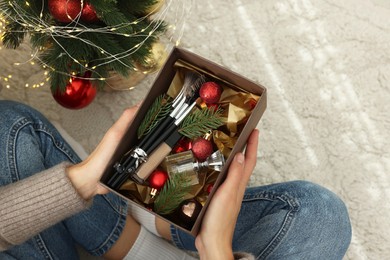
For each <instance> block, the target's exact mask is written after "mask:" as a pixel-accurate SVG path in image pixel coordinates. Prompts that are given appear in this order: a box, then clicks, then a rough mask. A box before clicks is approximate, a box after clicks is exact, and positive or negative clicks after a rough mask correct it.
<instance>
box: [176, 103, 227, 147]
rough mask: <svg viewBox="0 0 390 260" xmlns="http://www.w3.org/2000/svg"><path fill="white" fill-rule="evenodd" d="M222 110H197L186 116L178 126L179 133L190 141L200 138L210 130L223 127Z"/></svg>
mask: <svg viewBox="0 0 390 260" xmlns="http://www.w3.org/2000/svg"><path fill="white" fill-rule="evenodd" d="M221 114H222V109H221V108H218V109H217V110H214V109H208V108H205V109H198V110H195V111H194V112H193V113H191V114H190V115H188V116H187V117H186V118H185V119H184V120H183V122H182V123H181V125H180V128H179V133H180V134H182V135H183V136H185V137H188V138H190V139H194V138H196V137H199V136H202V135H204V134H205V133H207V132H208V131H210V129H217V128H218V127H220V126H221V125H223V121H222V117H221Z"/></svg>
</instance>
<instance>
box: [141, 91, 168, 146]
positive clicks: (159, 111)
mask: <svg viewBox="0 0 390 260" xmlns="http://www.w3.org/2000/svg"><path fill="white" fill-rule="evenodd" d="M171 104H172V99H171V98H170V97H169V96H167V95H165V94H163V95H160V96H158V97H157V98H156V100H155V101H154V102H153V104H152V106H151V107H150V108H149V110H148V112H147V113H146V115H145V118H144V120H143V121H142V123H141V125H140V126H139V128H138V131H137V135H138V139H140V138H141V137H143V136H145V135H147V134H149V133H150V132H151V131H152V130H153V129H154V128H155V127H156V126H157V124H158V122H160V120H161V119H163V118H165V117H166V116H167V115H168V114H169V113H170V112H171V110H172V106H171Z"/></svg>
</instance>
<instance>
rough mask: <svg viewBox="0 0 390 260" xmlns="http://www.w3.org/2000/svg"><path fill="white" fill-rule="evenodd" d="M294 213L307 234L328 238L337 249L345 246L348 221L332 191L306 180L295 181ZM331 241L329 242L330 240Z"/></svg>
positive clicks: (348, 229) (343, 205)
mask: <svg viewBox="0 0 390 260" xmlns="http://www.w3.org/2000/svg"><path fill="white" fill-rule="evenodd" d="M292 185H295V188H294V190H295V192H296V199H297V200H298V203H299V209H298V211H297V217H298V218H300V219H301V221H300V223H301V224H302V225H304V226H303V227H302V229H307V230H306V231H304V232H306V233H307V235H308V236H311V237H313V238H316V239H318V241H328V242H327V243H328V244H329V246H330V247H332V244H334V246H335V248H334V250H336V244H337V247H338V248H339V249H340V250H346V249H347V247H348V245H349V243H350V240H351V233H352V231H351V223H350V218H349V214H348V210H347V207H346V205H345V203H344V202H343V201H342V200H341V198H340V197H339V196H337V195H336V194H335V193H333V192H332V191H330V190H328V189H326V188H324V187H322V186H320V185H317V184H314V183H311V182H307V181H296V182H293V183H292ZM332 241H333V242H332Z"/></svg>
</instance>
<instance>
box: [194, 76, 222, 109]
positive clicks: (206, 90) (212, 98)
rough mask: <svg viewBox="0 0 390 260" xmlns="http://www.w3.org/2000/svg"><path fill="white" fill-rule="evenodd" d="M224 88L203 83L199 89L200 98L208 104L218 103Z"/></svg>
mask: <svg viewBox="0 0 390 260" xmlns="http://www.w3.org/2000/svg"><path fill="white" fill-rule="evenodd" d="M221 94H222V88H221V86H220V85H218V84H217V83H215V82H212V81H208V82H205V83H203V85H202V86H201V87H200V89H199V96H200V97H201V98H202V100H203V101H204V102H206V103H207V104H214V103H218V101H219V99H220V98H221Z"/></svg>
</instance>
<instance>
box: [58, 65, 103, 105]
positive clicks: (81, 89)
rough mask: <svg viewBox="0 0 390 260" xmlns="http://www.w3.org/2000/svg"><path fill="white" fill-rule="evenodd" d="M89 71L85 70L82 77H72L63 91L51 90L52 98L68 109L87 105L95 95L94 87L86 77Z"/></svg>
mask: <svg viewBox="0 0 390 260" xmlns="http://www.w3.org/2000/svg"><path fill="white" fill-rule="evenodd" d="M90 77H91V72H89V71H88V72H86V73H85V74H84V77H83V78H74V77H72V78H71V80H70V82H69V83H68V85H66V87H65V92H64V93H62V92H60V90H58V89H57V90H52V94H53V97H54V99H55V100H56V101H57V102H58V103H59V104H60V105H61V106H63V107H66V108H70V109H80V108H83V107H86V106H88V105H89V104H90V103H91V102H92V101H93V99H94V98H95V96H96V88H95V86H94V85H93V84H92V83H91V81H90V80H88V78H90Z"/></svg>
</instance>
